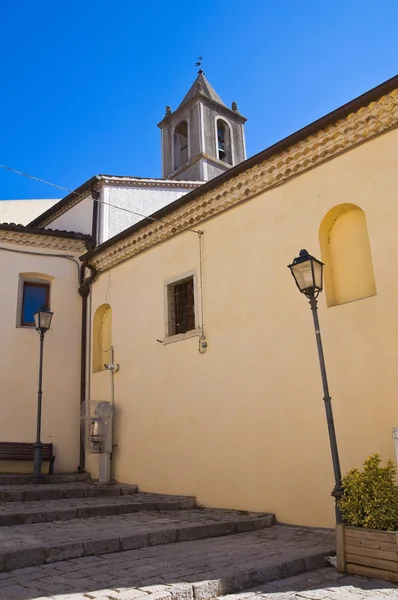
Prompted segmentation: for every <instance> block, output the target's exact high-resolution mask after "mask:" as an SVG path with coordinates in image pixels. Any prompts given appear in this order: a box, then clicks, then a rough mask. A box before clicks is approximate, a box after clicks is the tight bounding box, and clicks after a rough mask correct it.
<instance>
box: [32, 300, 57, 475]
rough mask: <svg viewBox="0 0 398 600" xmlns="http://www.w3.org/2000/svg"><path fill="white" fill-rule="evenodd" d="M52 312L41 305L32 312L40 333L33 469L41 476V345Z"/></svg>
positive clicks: (49, 323)
mask: <svg viewBox="0 0 398 600" xmlns="http://www.w3.org/2000/svg"><path fill="white" fill-rule="evenodd" d="M53 314H54V313H52V312H51V311H50V309H48V308H46V307H43V308H41V309H40V310H38V311H37V312H35V314H34V319H35V327H36V330H37V331H38V332H39V334H40V359H39V390H38V392H37V432H36V442H35V443H34V444H33V449H34V453H33V470H34V473H35V475H36V476H37V477H41V464H42V454H43V444H42V443H41V440H40V437H41V404H42V398H43V390H42V381H43V345H44V336H45V334H46V332H47V331H48V330H49V329H50V325H51V319H52V318H53Z"/></svg>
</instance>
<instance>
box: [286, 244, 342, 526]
mask: <svg viewBox="0 0 398 600" xmlns="http://www.w3.org/2000/svg"><path fill="white" fill-rule="evenodd" d="M288 267H289V269H290V271H291V274H292V275H293V278H294V281H295V282H296V285H297V287H298V289H299V290H300V292H301V293H302V294H304V296H306V297H307V298H308V300H309V301H310V307H311V310H312V317H313V319H314V328H315V337H316V344H317V348H318V358H319V366H320V369H321V377H322V386H323V399H324V402H325V411H326V420H327V425H328V431H329V441H330V450H331V453H332V462H333V471H334V481H335V485H334V488H333V491H332V496H333V497H334V499H335V501H336V521H337V523H341V520H342V519H341V513H340V509H339V506H338V500H339V499H340V498H341V497H342V495H343V488H342V485H341V469H340V460H339V452H338V448H337V440H336V432H335V428H334V419H333V409H332V399H331V397H330V394H329V385H328V380H327V375H326V367H325V357H324V355H323V347H322V338H321V332H320V328H319V319H318V300H317V298H318V296H319V294H320V293H321V292H322V289H323V283H322V276H323V263H322V262H321V261H320V260H317V259H316V258H314V257H313V256H311V254H308V252H307V250H300V253H299V256H298V257H297V258H295V259H294V260H293V262H292V264H291V265H288Z"/></svg>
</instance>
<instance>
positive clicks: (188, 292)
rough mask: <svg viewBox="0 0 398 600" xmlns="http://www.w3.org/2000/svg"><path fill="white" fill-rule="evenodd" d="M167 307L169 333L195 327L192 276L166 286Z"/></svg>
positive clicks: (183, 331)
mask: <svg viewBox="0 0 398 600" xmlns="http://www.w3.org/2000/svg"><path fill="white" fill-rule="evenodd" d="M167 291H168V305H169V306H168V308H169V331H168V334H169V335H178V334H179V333H186V332H187V331H191V330H192V329H195V302H194V284H193V277H188V278H187V279H183V280H182V281H176V282H175V283H172V284H170V285H168V286H167Z"/></svg>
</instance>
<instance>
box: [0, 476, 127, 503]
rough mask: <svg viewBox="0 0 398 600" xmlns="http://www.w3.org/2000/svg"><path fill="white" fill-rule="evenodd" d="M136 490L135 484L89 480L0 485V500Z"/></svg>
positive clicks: (90, 495)
mask: <svg viewBox="0 0 398 600" xmlns="http://www.w3.org/2000/svg"><path fill="white" fill-rule="evenodd" d="M137 491H138V487H137V486H136V485H123V484H119V483H110V484H106V483H103V484H101V483H93V482H90V481H86V482H72V483H63V484H60V483H45V484H33V483H30V484H26V485H10V486H8V485H0V502H27V501H32V500H57V499H60V498H96V497H115V496H126V495H127V496H128V495H131V494H135V493H136V492H137Z"/></svg>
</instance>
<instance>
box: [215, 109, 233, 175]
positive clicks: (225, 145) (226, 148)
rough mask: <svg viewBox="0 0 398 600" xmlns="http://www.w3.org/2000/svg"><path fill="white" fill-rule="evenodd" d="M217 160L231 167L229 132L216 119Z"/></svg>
mask: <svg viewBox="0 0 398 600" xmlns="http://www.w3.org/2000/svg"><path fill="white" fill-rule="evenodd" d="M216 130H217V158H218V159H219V160H222V161H224V162H226V163H228V164H229V165H232V152H231V131H230V128H229V125H227V123H226V122H225V121H223V120H222V119H217V123H216Z"/></svg>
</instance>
